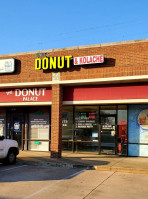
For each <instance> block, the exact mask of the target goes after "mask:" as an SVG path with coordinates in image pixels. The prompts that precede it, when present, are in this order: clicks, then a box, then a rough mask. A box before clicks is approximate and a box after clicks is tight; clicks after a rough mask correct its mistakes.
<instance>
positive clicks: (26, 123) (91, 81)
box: [0, 39, 148, 157]
mask: <svg viewBox="0 0 148 199" xmlns="http://www.w3.org/2000/svg"><path fill="white" fill-rule="evenodd" d="M147 90H148V39H144V40H135V41H127V42H116V43H109V44H98V45H90V46H79V47H71V48H64V49H53V50H46V51H45V50H44V51H36V52H26V53H16V54H8V55H0V135H4V136H5V137H7V138H11V139H16V140H17V141H18V143H19V147H20V149H21V150H31V151H50V152H51V157H61V154H62V151H70V152H77V153H82V152H83V153H84V152H85V153H94V154H108V155H112V154H119V155H125V156H146V157H148V92H147Z"/></svg>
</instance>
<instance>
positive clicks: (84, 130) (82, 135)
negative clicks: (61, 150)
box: [74, 106, 99, 141]
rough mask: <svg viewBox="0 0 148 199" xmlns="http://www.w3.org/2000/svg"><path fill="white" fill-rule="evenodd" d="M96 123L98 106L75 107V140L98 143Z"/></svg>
mask: <svg viewBox="0 0 148 199" xmlns="http://www.w3.org/2000/svg"><path fill="white" fill-rule="evenodd" d="M98 122H99V107H98V106H75V134H74V138H75V140H78V141H98V124H99V123H98Z"/></svg>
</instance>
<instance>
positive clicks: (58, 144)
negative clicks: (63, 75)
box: [50, 85, 63, 158]
mask: <svg viewBox="0 0 148 199" xmlns="http://www.w3.org/2000/svg"><path fill="white" fill-rule="evenodd" d="M62 93H63V90H62V87H61V86H60V85H53V86H52V107H51V146H50V151H51V157H52V158H59V157H61V150H62Z"/></svg>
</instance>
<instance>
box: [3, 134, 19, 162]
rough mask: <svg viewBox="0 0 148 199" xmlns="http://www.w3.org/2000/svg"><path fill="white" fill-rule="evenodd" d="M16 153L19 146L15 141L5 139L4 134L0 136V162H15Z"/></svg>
mask: <svg viewBox="0 0 148 199" xmlns="http://www.w3.org/2000/svg"><path fill="white" fill-rule="evenodd" d="M18 154H19V148H18V143H17V141H15V140H10V139H5V138H4V136H0V162H4V163H6V164H15V162H16V156H17V155H18Z"/></svg>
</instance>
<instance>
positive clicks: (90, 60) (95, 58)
mask: <svg viewBox="0 0 148 199" xmlns="http://www.w3.org/2000/svg"><path fill="white" fill-rule="evenodd" d="M103 62H104V55H91V56H84V57H74V65H84V64H97V63H103Z"/></svg>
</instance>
